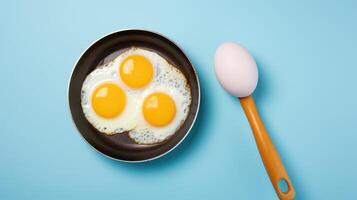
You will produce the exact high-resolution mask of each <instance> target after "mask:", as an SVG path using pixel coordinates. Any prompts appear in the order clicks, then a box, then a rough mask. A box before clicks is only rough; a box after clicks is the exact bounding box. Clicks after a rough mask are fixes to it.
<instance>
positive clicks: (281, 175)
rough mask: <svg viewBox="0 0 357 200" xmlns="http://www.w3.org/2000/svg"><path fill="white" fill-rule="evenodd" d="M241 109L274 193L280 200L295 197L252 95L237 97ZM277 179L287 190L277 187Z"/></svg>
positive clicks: (289, 199)
mask: <svg viewBox="0 0 357 200" xmlns="http://www.w3.org/2000/svg"><path fill="white" fill-rule="evenodd" d="M239 100H240V102H241V104H242V107H243V110H244V112H245V114H246V116H247V118H248V121H249V124H250V127H251V128H252V131H253V134H254V138H255V142H256V144H257V146H258V149H259V153H260V156H261V157H262V160H263V163H264V165H265V169H266V171H267V172H268V174H269V177H270V181H271V182H272V184H273V186H274V189H275V191H276V193H277V194H278V196H279V199H281V200H291V199H294V197H295V190H294V187H293V185H292V184H291V181H290V178H289V176H288V174H287V172H286V170H285V168H284V165H283V163H282V162H281V159H280V156H279V153H278V151H277V150H276V149H275V147H274V144H273V142H272V141H271V139H270V137H269V134H268V132H267V130H266V129H265V127H264V124H263V122H262V120H261V119H260V117H259V113H258V111H257V108H256V106H255V103H254V99H253V97H252V96H248V97H244V98H240V99H239ZM279 181H280V182H283V183H284V182H285V183H286V184H287V190H286V191H282V188H280V187H279Z"/></svg>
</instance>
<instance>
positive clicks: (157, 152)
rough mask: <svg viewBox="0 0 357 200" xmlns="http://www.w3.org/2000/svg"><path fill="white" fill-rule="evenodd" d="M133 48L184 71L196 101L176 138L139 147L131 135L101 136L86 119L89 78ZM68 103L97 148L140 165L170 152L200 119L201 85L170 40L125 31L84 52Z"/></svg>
mask: <svg viewBox="0 0 357 200" xmlns="http://www.w3.org/2000/svg"><path fill="white" fill-rule="evenodd" d="M133 46H136V47H141V48H144V49H148V50H151V51H154V52H156V53H158V54H159V55H161V56H163V57H164V58H166V59H167V60H168V61H169V62H171V63H172V64H173V65H174V66H176V67H177V68H179V69H180V70H181V71H182V72H183V74H184V75H185V76H186V78H187V81H188V83H189V84H190V86H191V95H192V102H191V106H190V112H189V114H188V117H187V118H186V120H185V122H184V123H183V125H182V126H181V128H180V129H179V130H178V131H176V133H175V134H174V135H173V136H171V137H170V138H169V139H168V140H165V141H163V142H161V143H158V144H152V145H142V144H136V143H135V142H133V141H132V140H131V139H130V138H129V137H128V135H127V133H124V134H116V135H112V136H108V135H105V134H103V133H100V132H99V131H97V130H96V129H95V128H94V127H93V126H92V125H91V124H90V123H89V122H88V121H87V120H86V118H85V116H84V114H83V111H82V106H81V88H82V83H83V81H84V79H85V78H86V76H87V75H88V74H89V73H90V72H91V71H93V70H94V69H95V68H96V67H97V66H98V65H101V64H103V63H106V62H108V61H110V60H111V59H112V58H113V57H115V56H116V55H118V54H119V53H120V52H121V51H123V50H125V49H126V48H130V47H133ZM68 101H69V108H70V112H71V114H72V118H73V121H74V123H75V125H76V127H77V129H78V131H79V132H80V134H81V135H82V136H83V138H84V139H85V140H86V141H87V142H88V143H89V144H90V145H91V146H92V147H94V149H96V150H97V151H99V152H101V153H103V154H104V155H106V156H108V157H110V158H113V159H116V160H121V161H127V162H140V161H148V160H152V159H155V158H158V157H160V156H162V155H164V154H166V153H168V152H169V151H171V150H172V149H174V148H175V147H176V146H177V145H178V144H179V143H180V142H181V141H182V140H183V139H184V138H185V137H186V135H187V134H188V133H189V131H190V130H191V128H192V126H193V123H194V122H195V119H196V116H197V112H198V108H199V103H200V86H199V81H198V77H197V74H196V72H195V69H194V67H193V66H192V64H191V62H190V61H189V59H188V58H187V56H186V55H185V54H184V53H183V51H182V50H181V49H180V48H179V47H178V46H177V45H176V44H174V43H173V42H172V41H170V40H169V39H168V38H166V37H164V36H162V35H159V34H157V33H153V32H150V31H145V30H123V31H118V32H115V33H111V34H109V35H107V36H105V37H103V38H101V39H99V40H98V41H96V42H95V43H94V44H92V45H91V46H90V47H89V48H88V49H87V50H86V51H85V52H84V53H83V55H82V56H81V57H80V59H79V60H78V62H77V63H76V65H75V67H74V69H73V72H72V75H71V78H70V82H69V88H68Z"/></svg>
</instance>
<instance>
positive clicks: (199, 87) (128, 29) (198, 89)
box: [67, 28, 201, 163]
mask: <svg viewBox="0 0 357 200" xmlns="http://www.w3.org/2000/svg"><path fill="white" fill-rule="evenodd" d="M124 31H144V32H149V33H153V34H156V35H158V36H160V37H162V38H164V39H166V40H168V41H169V42H171V43H172V44H174V45H175V46H176V47H177V48H178V49H179V50H180V51H181V52H182V53H183V55H184V56H185V57H186V58H187V60H188V62H189V63H190V65H191V67H192V70H193V72H194V76H195V78H196V81H197V97H198V99H197V108H196V111H195V116H194V118H193V121H192V123H191V124H190V127H189V129H188V130H187V131H186V133H185V135H184V136H183V137H182V138H181V140H180V141H179V142H177V143H176V144H175V145H174V146H173V147H171V148H170V149H168V150H167V151H165V152H163V153H161V154H159V155H157V156H154V157H152V158H147V159H142V160H124V159H119V158H114V157H112V156H109V155H107V154H105V153H103V152H101V151H100V150H98V149H97V148H95V147H94V146H93V145H92V144H90V143H89V142H88V141H87V139H86V138H85V137H84V136H83V135H82V133H81V132H80V130H79V129H78V127H77V126H76V124H75V121H74V119H73V116H72V113H71V106H70V99H69V92H70V84H71V80H72V76H73V72H74V70H75V69H76V66H77V64H78V62H79V61H80V59H81V58H82V57H83V55H84V54H85V53H86V52H87V51H88V49H89V48H91V47H92V46H93V45H95V44H96V43H97V42H99V41H100V40H102V39H104V38H106V37H108V36H110V35H112V34H115V33H118V32H124ZM67 100H68V101H67V102H68V103H67V106H68V112H69V114H70V116H71V121H72V125H73V126H74V127H75V128H76V130H77V132H78V134H79V135H80V136H81V137H82V139H83V140H84V141H85V142H86V143H87V144H88V145H89V146H90V147H91V148H92V149H94V150H95V151H96V152H98V153H100V154H101V155H103V156H105V157H107V158H110V159H112V160H115V161H120V162H125V163H143V162H148V161H152V160H156V159H158V158H161V157H163V156H165V155H167V154H168V153H170V152H171V151H173V150H174V149H176V148H177V147H178V146H179V145H180V144H181V143H182V142H183V141H184V140H185V138H186V137H187V136H188V135H189V134H190V132H191V130H192V128H193V126H194V124H195V122H196V119H197V116H198V112H199V110H200V104H201V86H200V80H199V78H198V74H197V71H196V69H195V66H194V65H193V64H192V62H191V60H190V58H189V57H188V56H187V55H186V54H185V53H184V51H183V49H182V48H181V47H180V46H179V45H178V44H177V43H175V42H174V41H172V40H171V39H169V38H167V37H166V36H164V35H162V34H160V33H158V32H155V31H152V30H149V29H140V28H126V29H119V30H116V31H112V32H109V33H107V34H104V35H103V36H101V37H99V38H98V39H96V40H95V41H93V42H92V43H91V44H90V45H89V46H88V47H87V48H85V49H84V51H82V53H81V55H80V56H79V57H78V59H77V61H76V62H75V64H74V66H73V68H72V72H71V75H70V77H69V79H68V83H67Z"/></svg>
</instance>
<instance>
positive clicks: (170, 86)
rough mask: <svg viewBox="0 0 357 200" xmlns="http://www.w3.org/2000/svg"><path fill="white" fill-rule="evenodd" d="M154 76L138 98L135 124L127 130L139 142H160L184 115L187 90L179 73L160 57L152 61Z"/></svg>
mask: <svg viewBox="0 0 357 200" xmlns="http://www.w3.org/2000/svg"><path fill="white" fill-rule="evenodd" d="M156 61H157V62H156V67H157V68H156V72H157V74H156V76H155V78H154V81H153V83H151V86H150V87H149V88H147V89H146V90H145V91H144V92H143V95H142V98H141V109H140V110H139V117H138V119H139V120H138V123H137V126H136V127H135V128H134V129H133V130H131V131H130V132H129V136H130V138H132V139H133V140H134V141H135V142H136V143H139V144H153V143H158V142H162V141H164V140H166V139H168V138H169V137H170V136H172V135H173V134H174V133H175V132H176V131H177V130H178V129H179V128H180V127H181V125H182V124H183V123H184V121H185V119H186V118H187V115H188V112H189V108H190V104H191V90H190V87H189V85H188V83H187V80H186V78H185V76H184V75H183V73H182V72H181V71H180V70H178V69H177V68H176V67H174V66H172V65H171V64H169V63H168V62H167V61H166V60H165V59H164V58H162V57H160V56H159V57H158V59H157V60H156Z"/></svg>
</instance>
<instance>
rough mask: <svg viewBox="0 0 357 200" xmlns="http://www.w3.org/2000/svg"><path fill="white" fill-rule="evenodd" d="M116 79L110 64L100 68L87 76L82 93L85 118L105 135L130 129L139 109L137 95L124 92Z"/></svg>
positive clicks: (114, 70) (112, 66)
mask: <svg viewBox="0 0 357 200" xmlns="http://www.w3.org/2000/svg"><path fill="white" fill-rule="evenodd" d="M115 77H116V67H115V66H114V65H113V62H111V63H108V64H106V65H104V66H100V67H98V68H97V69H95V70H94V71H92V72H91V73H90V74H89V75H88V76H87V77H86V79H85V81H84V82H83V86H82V94H81V105H82V110H83V113H84V116H85V117H86V118H87V120H88V121H89V123H91V124H92V125H93V126H94V127H95V128H96V129H97V130H98V131H100V132H103V133H105V134H108V135H113V134H116V133H122V132H124V131H128V130H131V129H133V128H134V127H135V126H136V120H135V118H136V113H137V112H138V111H137V110H138V109H139V105H138V103H137V99H138V97H137V95H136V94H134V93H132V92H130V91H126V90H124V89H123V87H122V86H121V85H120V84H121V83H120V82H119V81H118V80H117V78H115Z"/></svg>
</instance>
